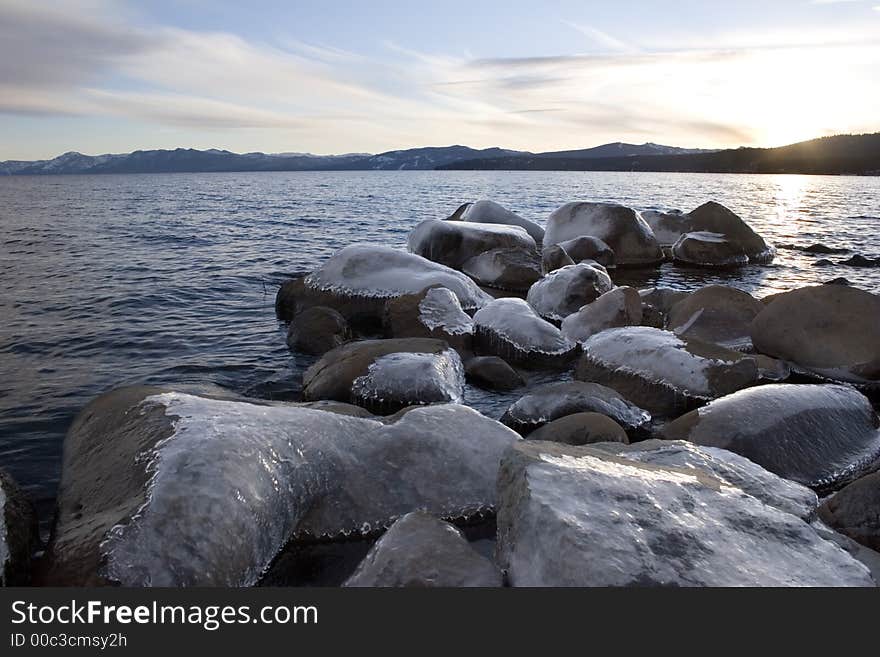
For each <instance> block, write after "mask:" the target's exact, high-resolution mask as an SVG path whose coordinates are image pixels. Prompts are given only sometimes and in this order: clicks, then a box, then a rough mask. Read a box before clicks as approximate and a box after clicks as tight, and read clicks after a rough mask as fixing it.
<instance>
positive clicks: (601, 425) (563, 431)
mask: <svg viewBox="0 0 880 657" xmlns="http://www.w3.org/2000/svg"><path fill="white" fill-rule="evenodd" d="M528 438H529V440H544V441H550V442H554V443H564V444H566V445H590V444H592V443H608V442H614V443H628V442H629V437H628V436H627V435H626V431H625V430H624V429H623V427H622V426H620V425H619V424H617V422H615V421H614V420H612V419H611V418H610V417H608V416H607V415H602V414H601V413H589V412H587V413H572V414H571V415H566V416H564V417H561V418H559V419H558V420H553V421H552V422H548V423H547V424H545V425H544V426H542V427H541V428H539V429H535V430H534V431H533V432H532V433H530V434H529V435H528Z"/></svg>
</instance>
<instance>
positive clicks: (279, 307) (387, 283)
mask: <svg viewBox="0 0 880 657" xmlns="http://www.w3.org/2000/svg"><path fill="white" fill-rule="evenodd" d="M432 285H442V286H443V287H445V288H447V289H449V290H451V291H452V292H453V293H454V294H455V296H456V297H458V301H459V303H460V304H461V306H462V308H464V309H465V310H467V311H473V310H476V309H477V308H480V307H482V306H483V305H485V304H486V303H488V302H489V301H491V300H492V297H490V296H489V295H488V294H486V293H485V292H483V291H482V290H481V289H480V288H479V287H478V286H477V284H476V283H474V282H473V281H472V280H471V279H470V278H469V277H467V276H465V275H464V274H462V273H461V272H458V271H455V270H454V269H450V268H449V267H445V266H443V265H440V264H438V263H436V262H431V261H430V260H427V259H425V258H422V257H421V256H417V255H414V254H412V253H406V252H405V251H399V250H397V249H392V248H391V247H387V246H375V245H372V244H354V245H351V246H347V247H345V248H343V249H341V250H339V251H337V252H336V253H335V254H334V255H332V256H331V257H330V258H329V259H328V260H326V261H325V262H324V264H323V265H321V267H320V268H319V269H317V270H315V271H314V272H312V273H311V274H309V275H307V276H304V277H301V278H298V279H294V280H292V281H289V282H288V283H285V284H284V285H282V287H281V289H280V290H279V291H278V297H277V298H276V304H275V308H276V311H277V313H278V315H279V316H280V317H281V318H282V319H287V320H290V319H292V318H293V317H294V316H295V315H296V314H297V313H299V312H302V311H303V310H305V309H306V308H310V307H312V306H327V307H330V308H333V309H335V310H337V311H338V312H339V313H341V314H342V316H343V317H345V318H346V319H347V320H348V321H349V322H350V323H351V324H352V325H353V326H355V327H356V328H362V327H364V328H366V329H375V328H377V327H381V325H382V317H383V314H384V312H385V303H386V302H387V301H388V300H389V299H393V298H396V297H399V296H402V295H404V294H415V293H417V292H421V291H422V290H424V289H425V288H426V287H430V286H432Z"/></svg>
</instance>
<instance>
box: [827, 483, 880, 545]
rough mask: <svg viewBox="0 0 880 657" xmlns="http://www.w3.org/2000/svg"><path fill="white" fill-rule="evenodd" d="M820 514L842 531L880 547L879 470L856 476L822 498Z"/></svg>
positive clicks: (858, 540) (859, 540) (862, 542)
mask: <svg viewBox="0 0 880 657" xmlns="http://www.w3.org/2000/svg"><path fill="white" fill-rule="evenodd" d="M819 517H820V518H821V519H822V520H823V521H825V522H826V523H828V525H829V526H831V527H833V528H834V529H836V530H837V531H839V532H840V533H841V534H845V535H846V536H849V537H850V538H851V539H853V540H854V541H857V542H859V543H861V544H862V545H866V546H867V547H869V548H872V549H874V550H880V471H878V472H872V473H871V474H867V475H865V476H864V477H860V478H859V479H856V480H855V481H854V482H852V483H851V484H848V485H847V486H845V487H844V488H843V489H842V490H840V491H838V492H837V493H836V494H835V495H833V496H832V497H830V498H828V499H827V500H825V502H824V503H823V504H822V506H820V507H819Z"/></svg>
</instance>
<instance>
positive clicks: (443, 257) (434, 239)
mask: <svg viewBox="0 0 880 657" xmlns="http://www.w3.org/2000/svg"><path fill="white" fill-rule="evenodd" d="M406 243H407V247H408V248H409V251H410V253H415V254H416V255H420V256H422V257H425V258H427V259H428V260H431V261H433V262H439V263H440V264H442V265H446V266H447V267H452V268H454V269H460V268H461V266H462V265H463V264H464V263H465V262H467V261H468V260H470V259H471V258H473V257H474V256H476V255H479V254H481V253H483V252H485V251H490V250H492V249H519V250H523V251H527V252H537V247H536V246H535V240H533V239H532V238H531V237H529V234H528V233H527V232H526V231H525V230H524V229H522V228H519V227H518V226H506V225H501V224H474V223H467V222H462V221H440V220H438V219H426V220H425V221H423V222H421V223H420V224H418V225H417V226H416V227H415V228H413V229H412V230H411V231H410V233H409V236H408V237H407V239H406Z"/></svg>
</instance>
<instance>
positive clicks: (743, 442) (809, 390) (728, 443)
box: [662, 383, 880, 491]
mask: <svg viewBox="0 0 880 657" xmlns="http://www.w3.org/2000/svg"><path fill="white" fill-rule="evenodd" d="M662 435H663V437H664V438H666V439H668V440H689V441H691V442H693V443H697V444H698V445H708V446H711V447H720V448H722V449H727V450H730V451H732V452H736V453H737V454H741V455H742V456H745V457H746V458H747V459H749V460H751V461H754V462H755V463H757V464H758V465H761V466H762V467H764V468H766V469H767V470H769V471H770V472H774V473H776V474H778V475H779V476H780V477H785V478H786V479H791V480H792V481H797V482H799V483H802V484H804V485H805V486H809V487H810V488H814V489H816V490H820V491H827V490H834V489H836V488H840V487H841V486H842V485H844V484H845V483H847V482H848V481H851V480H853V479H855V478H857V477H859V476H860V475H861V474H863V473H864V472H866V471H868V469H870V468H871V467H872V466H873V465H876V463H877V461H878V459H880V420H878V418H877V414H876V413H875V412H874V409H873V408H871V403H870V402H869V401H868V400H867V398H865V396H864V395H862V394H861V393H860V392H859V391H858V390H854V389H853V388H850V387H847V386H842V385H833V384H826V385H793V384H786V383H779V384H768V385H763V386H757V387H754V388H749V389H746V390H740V391H739V392H736V393H734V394H731V395H727V396H725V397H722V398H721V399H716V400H715V401H713V402H711V403H710V404H708V405H706V406H704V407H703V408H700V409H697V410H695V411H692V412H690V413H687V414H685V415H683V416H681V417H680V418H678V419H676V420H674V421H673V422H670V423H669V424H668V425H666V426H665V427H664V428H663V431H662Z"/></svg>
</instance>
